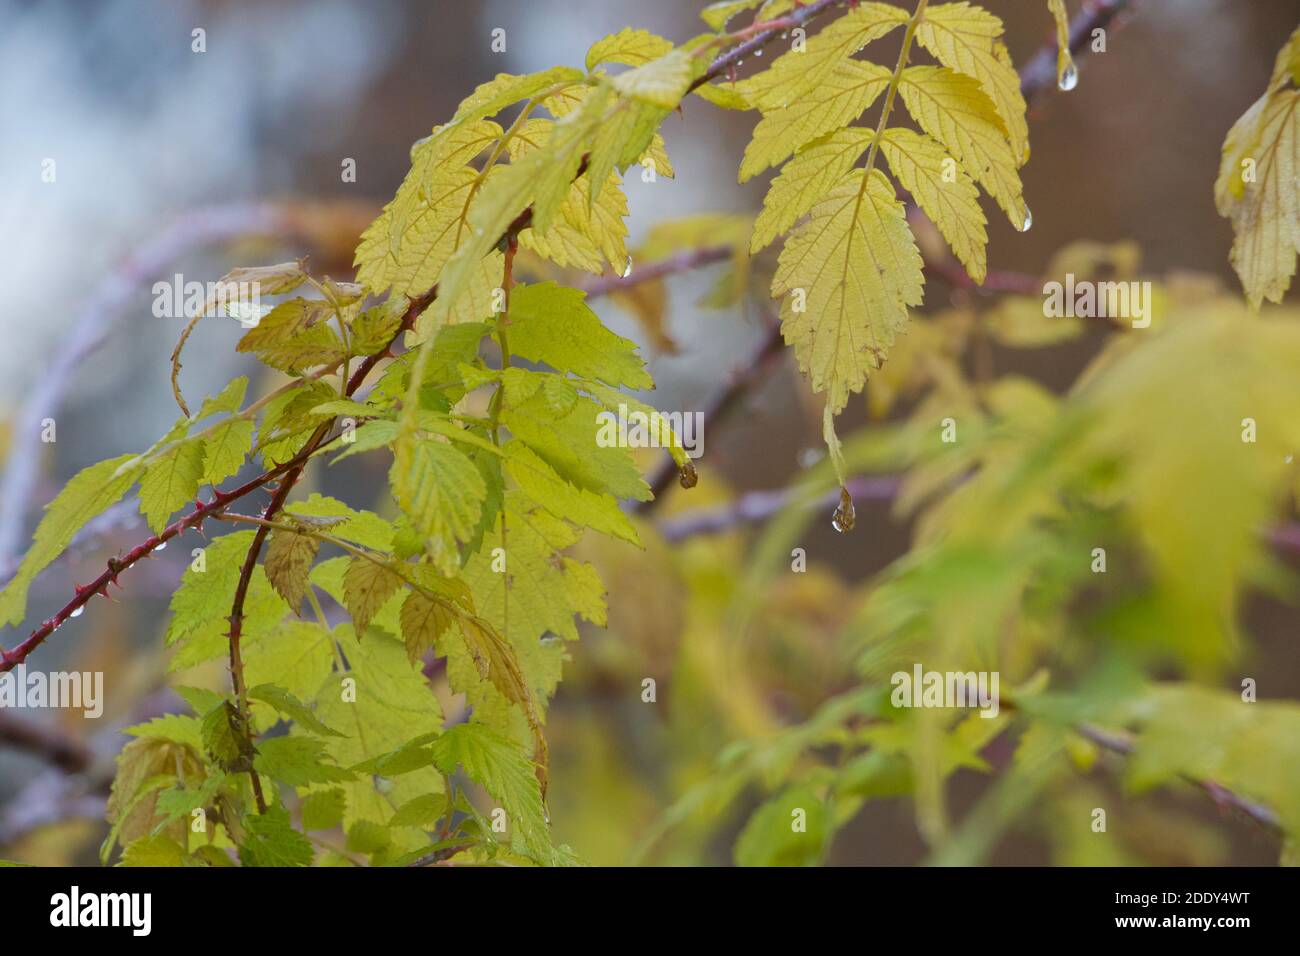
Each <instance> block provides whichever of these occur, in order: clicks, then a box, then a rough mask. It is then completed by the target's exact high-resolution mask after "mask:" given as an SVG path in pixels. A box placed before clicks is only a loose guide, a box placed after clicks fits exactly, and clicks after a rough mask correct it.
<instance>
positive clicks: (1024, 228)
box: [1016, 206, 1034, 232]
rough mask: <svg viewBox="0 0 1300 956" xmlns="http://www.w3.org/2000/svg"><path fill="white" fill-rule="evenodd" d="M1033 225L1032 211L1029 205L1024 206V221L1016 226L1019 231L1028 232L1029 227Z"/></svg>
mask: <svg viewBox="0 0 1300 956" xmlns="http://www.w3.org/2000/svg"><path fill="white" fill-rule="evenodd" d="M1033 226H1034V214H1033V212H1032V211H1030V209H1029V207H1028V206H1026V207H1025V219H1024V222H1022V223H1021V224H1020V225H1019V226H1017V227H1016V228H1017V229H1019V230H1020V231H1021V232H1028V231H1029V230H1030V229H1032V228H1033Z"/></svg>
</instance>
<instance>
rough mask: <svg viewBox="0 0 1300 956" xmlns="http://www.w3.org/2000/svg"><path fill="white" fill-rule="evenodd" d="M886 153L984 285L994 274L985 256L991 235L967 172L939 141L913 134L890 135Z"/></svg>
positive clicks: (884, 141)
mask: <svg viewBox="0 0 1300 956" xmlns="http://www.w3.org/2000/svg"><path fill="white" fill-rule="evenodd" d="M880 151H881V153H882V154H883V155H884V157H885V159H886V160H887V161H888V163H889V168H890V169H892V170H893V171H894V175H895V176H897V177H898V181H899V182H900V183H901V184H902V186H903V188H904V189H906V190H907V191H908V192H909V193H911V194H912V198H913V199H915V200H916V202H917V205H919V206H920V207H921V209H922V210H924V211H925V214H926V215H927V216H929V217H930V219H931V220H933V221H934V224H935V225H936V226H938V227H939V231H940V232H941V233H943V237H944V238H945V239H947V240H948V245H950V246H952V250H953V252H955V253H956V254H957V258H958V259H960V260H961V263H962V265H964V266H965V267H966V271H967V272H968V273H970V277H971V278H972V279H974V280H975V281H976V282H981V283H982V282H983V281H984V276H985V275H986V274H987V272H988V266H987V260H986V257H985V251H984V248H985V246H987V245H988V234H987V233H986V232H985V231H984V224H985V219H984V212H983V210H981V209H980V204H979V190H977V189H976V188H975V184H974V183H973V182H971V179H970V177H969V176H967V175H966V172H965V170H963V169H962V168H961V167H960V166H959V165H958V164H957V163H956V161H955V160H953V159H952V157H950V156H949V155H948V151H947V150H946V149H944V148H943V147H942V146H941V145H939V144H938V143H936V142H935V141H934V140H933V139H931V138H930V137H928V136H926V135H924V134H922V133H916V132H913V131H912V130H910V129H890V130H886V131H885V133H884V136H883V137H881V140H880ZM945 161H947V162H948V164H949V165H948V167H947V170H945V165H944V164H945ZM945 172H948V173H950V174H951V175H945Z"/></svg>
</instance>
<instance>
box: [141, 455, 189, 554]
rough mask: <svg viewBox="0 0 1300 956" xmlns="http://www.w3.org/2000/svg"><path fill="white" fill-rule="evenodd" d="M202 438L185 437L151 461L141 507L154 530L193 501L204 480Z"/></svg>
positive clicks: (143, 481) (159, 528)
mask: <svg viewBox="0 0 1300 956" xmlns="http://www.w3.org/2000/svg"><path fill="white" fill-rule="evenodd" d="M203 447H204V446H203V442H201V441H183V442H180V443H179V444H177V445H176V446H175V447H173V448H172V449H171V450H170V451H168V452H165V453H163V454H162V455H161V456H160V457H159V458H157V459H156V460H154V461H153V462H150V463H149V465H148V466H147V467H146V469H145V473H144V477H142V478H141V479H140V511H141V513H142V514H143V515H144V516H145V519H146V520H147V521H148V523H149V530H150V531H152V532H153V533H154V534H157V533H158V532H160V531H162V529H163V528H165V527H167V520H168V519H169V518H170V517H171V516H172V515H173V514H175V512H176V511H177V509H179V508H180V507H181V506H182V505H184V504H186V503H187V502H190V501H193V500H194V498H195V496H196V495H197V494H198V492H199V482H201V481H202V480H203V454H204V452H203Z"/></svg>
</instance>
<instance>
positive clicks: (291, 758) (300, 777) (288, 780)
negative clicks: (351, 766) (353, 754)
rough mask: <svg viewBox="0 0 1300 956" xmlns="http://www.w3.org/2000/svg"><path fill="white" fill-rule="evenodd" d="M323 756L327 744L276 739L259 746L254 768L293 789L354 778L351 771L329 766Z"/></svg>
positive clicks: (313, 741) (308, 738)
mask: <svg viewBox="0 0 1300 956" xmlns="http://www.w3.org/2000/svg"><path fill="white" fill-rule="evenodd" d="M324 753H325V745H324V744H323V743H322V742H321V741H320V740H317V739H315V738H312V737H273V738H272V739H270V740H263V741H261V742H260V743H259V744H258V745H257V756H256V757H254V758H253V767H254V769H255V770H257V772H258V773H264V774H266V775H267V776H268V777H270V778H271V779H272V780H275V781H277V782H279V783H283V784H287V785H288V786H290V787H305V786H309V785H311V784H315V783H342V782H345V781H348V780H353V779H355V776H354V774H353V773H352V772H351V771H349V770H345V769H343V768H342V767H335V766H333V765H331V764H329V763H326V762H325V761H324V759H322V758H323V755H324Z"/></svg>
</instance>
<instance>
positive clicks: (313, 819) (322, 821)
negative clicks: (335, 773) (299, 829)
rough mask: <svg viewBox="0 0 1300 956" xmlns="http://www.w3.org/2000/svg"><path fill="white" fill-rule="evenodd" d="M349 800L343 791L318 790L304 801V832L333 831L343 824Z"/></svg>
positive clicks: (308, 795)
mask: <svg viewBox="0 0 1300 956" xmlns="http://www.w3.org/2000/svg"><path fill="white" fill-rule="evenodd" d="M347 805H348V799H347V796H346V795H344V793H343V791H342V790H339V789H337V788H335V789H332V790H317V791H315V792H313V793H309V794H307V796H306V797H304V798H303V801H302V826H303V829H304V830H333V829H334V828H335V827H337V826H339V825H340V824H341V823H342V822H343V813H344V811H345V810H346V809H347Z"/></svg>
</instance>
